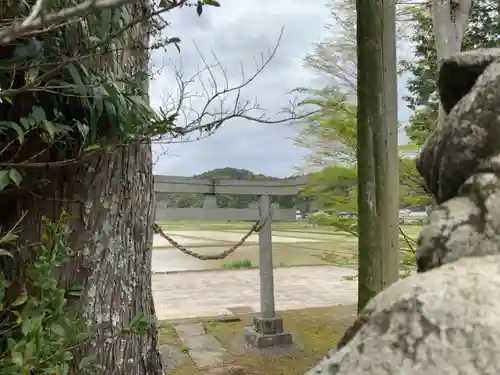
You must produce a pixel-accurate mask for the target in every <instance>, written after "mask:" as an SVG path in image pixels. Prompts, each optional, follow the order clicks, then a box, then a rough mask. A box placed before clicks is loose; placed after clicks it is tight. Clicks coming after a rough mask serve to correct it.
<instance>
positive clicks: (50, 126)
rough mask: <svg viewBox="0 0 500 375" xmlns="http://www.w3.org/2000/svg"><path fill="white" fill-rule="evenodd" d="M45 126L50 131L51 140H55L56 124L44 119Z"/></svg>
mask: <svg viewBox="0 0 500 375" xmlns="http://www.w3.org/2000/svg"><path fill="white" fill-rule="evenodd" d="M43 127H44V128H45V130H47V133H49V136H50V138H51V140H54V139H55V136H56V132H57V129H56V127H55V126H54V124H53V123H52V122H50V121H47V120H45V121H43Z"/></svg>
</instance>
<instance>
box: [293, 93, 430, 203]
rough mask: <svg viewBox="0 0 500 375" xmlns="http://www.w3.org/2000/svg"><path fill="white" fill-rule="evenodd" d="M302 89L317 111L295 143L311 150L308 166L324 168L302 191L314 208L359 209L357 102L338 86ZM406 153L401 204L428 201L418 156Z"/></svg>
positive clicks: (402, 159) (401, 172)
mask: <svg viewBox="0 0 500 375" xmlns="http://www.w3.org/2000/svg"><path fill="white" fill-rule="evenodd" d="M299 91H300V92H302V93H305V94H308V95H311V97H310V98H307V99H306V100H304V103H306V104H309V105H313V106H315V107H316V108H317V109H318V112H317V113H315V114H314V115H312V116H311V117H310V118H308V124H307V126H305V127H304V128H303V130H302V131H301V133H300V135H299V136H298V137H297V139H296V143H297V144H298V145H299V146H301V147H305V148H309V149H310V151H311V153H310V155H309V157H308V159H307V160H306V163H307V166H308V167H311V166H313V167H314V166H315V167H320V168H321V170H320V171H319V172H316V173H313V174H311V175H310V179H309V183H308V186H307V187H306V189H305V190H304V192H303V195H304V197H307V198H308V199H309V201H310V206H311V207H312V209H313V210H324V211H326V212H357V186H356V179H357V169H356V158H357V156H356V149H357V142H356V126H357V121H356V115H357V113H356V106H355V105H353V104H350V103H347V102H346V101H345V98H344V97H343V96H342V95H340V94H339V93H338V92H337V91H336V90H335V89H328V88H324V89H321V90H305V89H300V90H299ZM402 151H403V150H402ZM403 154H404V153H403V152H401V156H400V158H399V176H400V188H399V196H400V204H401V205H402V206H404V207H415V206H422V205H425V204H427V203H429V202H430V201H431V198H430V195H429V194H428V193H427V192H426V191H425V189H424V187H423V186H424V184H423V181H422V179H421V177H420V175H419V173H418V172H417V170H416V166H415V160H414V159H413V158H411V157H405V156H404V155H403Z"/></svg>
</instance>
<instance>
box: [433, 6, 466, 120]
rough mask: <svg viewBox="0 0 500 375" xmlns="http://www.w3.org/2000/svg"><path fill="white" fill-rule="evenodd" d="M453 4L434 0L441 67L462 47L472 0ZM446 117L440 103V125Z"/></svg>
mask: <svg viewBox="0 0 500 375" xmlns="http://www.w3.org/2000/svg"><path fill="white" fill-rule="evenodd" d="M455 2H456V5H452V4H451V1H450V0H432V6H431V14H432V28H433V32H434V38H435V44H436V55H437V66H438V69H440V68H441V64H442V61H443V59H447V58H449V57H451V56H453V55H454V54H456V53H458V52H460V50H461V49H462V40H463V38H464V34H465V30H466V29H467V22H468V19H469V12H470V8H471V4H472V0H455ZM445 118H446V113H445V112H444V111H443V108H442V106H441V104H439V115H438V126H440V125H441V124H442V123H443V121H444V120H445Z"/></svg>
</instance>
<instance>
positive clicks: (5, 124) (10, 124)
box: [0, 118, 24, 143]
mask: <svg viewBox="0 0 500 375" xmlns="http://www.w3.org/2000/svg"><path fill="white" fill-rule="evenodd" d="M21 121H22V118H21ZM0 128H4V129H12V130H14V131H15V132H16V133H17V138H18V139H19V143H23V142H24V130H23V129H22V128H21V127H20V126H19V124H18V123H17V122H14V121H0Z"/></svg>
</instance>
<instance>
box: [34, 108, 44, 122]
mask: <svg viewBox="0 0 500 375" xmlns="http://www.w3.org/2000/svg"><path fill="white" fill-rule="evenodd" d="M31 117H33V119H34V120H35V122H36V123H37V124H41V123H42V122H43V121H45V120H46V119H47V117H46V116H45V111H44V110H43V108H42V107H33V111H32V112H31Z"/></svg>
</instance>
